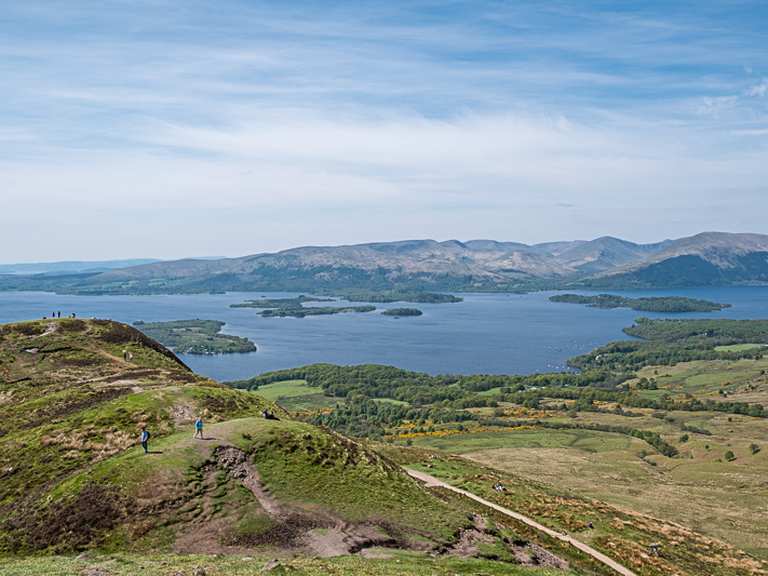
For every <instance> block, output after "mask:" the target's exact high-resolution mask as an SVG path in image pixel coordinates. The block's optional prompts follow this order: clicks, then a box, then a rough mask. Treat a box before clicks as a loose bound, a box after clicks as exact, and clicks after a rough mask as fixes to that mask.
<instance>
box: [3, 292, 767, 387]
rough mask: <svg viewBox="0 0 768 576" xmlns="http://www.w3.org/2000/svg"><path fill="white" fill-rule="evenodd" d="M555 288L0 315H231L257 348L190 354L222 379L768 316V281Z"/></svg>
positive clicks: (541, 365)
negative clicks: (673, 309)
mask: <svg viewBox="0 0 768 576" xmlns="http://www.w3.org/2000/svg"><path fill="white" fill-rule="evenodd" d="M551 294H552V293H550V292H540V293H534V294H523V295H519V294H462V295H461V296H463V297H464V302H461V303H456V304H414V305H411V304H402V303H400V304H377V307H378V308H379V310H377V311H376V312H371V313H365V314H337V315H333V316H316V317H308V318H262V317H261V316H259V314H258V313H259V311H258V310H257V309H252V308H230V307H229V305H230V304H233V303H237V302H242V301H243V300H246V299H249V298H258V297H261V296H267V297H270V298H276V297H287V296H295V294H290V293H284V292H279V293H278V292H257V293H228V294H200V295H168V296H61V295H56V294H50V293H42V292H0V322H13V321H20V320H30V319H35V318H42V317H43V316H46V315H48V316H50V314H51V313H52V312H53V311H54V310H61V311H62V316H63V315H65V314H69V313H71V312H75V313H76V314H77V315H78V317H81V318H89V317H97V318H111V319H114V320H119V321H121V322H126V323H133V322H135V321H136V320H144V321H148V322H149V321H162V320H183V319H193V318H203V319H212V320H222V321H224V322H226V323H227V325H226V326H225V328H224V331H225V332H227V333H229V334H236V335H238V336H246V337H248V338H250V339H251V340H253V341H254V342H255V343H256V344H257V345H258V347H259V351H258V352H254V353H251V354H230V355H223V356H191V355H184V356H182V358H183V360H184V361H185V362H186V363H187V364H188V365H189V366H190V367H191V368H193V369H194V370H195V371H197V372H199V373H201V374H205V375H206V376H210V377H212V378H216V379H218V380H234V379H242V378H248V377H250V376H253V375H255V374H259V373H261V372H266V371H269V370H277V369H280V368H290V367H295V366H302V365H305V364H311V363H314V362H331V363H336V364H361V363H369V362H370V363H379V364H392V365H395V366H399V367H401V368H407V369H411V370H418V371H423V372H429V373H432V374H438V373H464V374H472V373H496V374H503V373H509V374H514V373H517V374H523V373H532V372H542V371H553V370H563V369H565V368H566V360H567V359H568V358H570V357H571V356H575V355H577V354H582V353H585V352H588V351H589V350H591V349H593V348H595V347H597V346H599V345H601V344H605V343H606V342H609V341H611V340H616V339H621V338H626V336H625V335H624V334H623V333H622V331H621V330H622V328H623V327H625V326H629V325H630V324H632V322H633V320H634V319H635V318H636V317H638V316H641V315H645V316H651V317H665V316H666V317H678V318H680V317H705V318H766V319H768V287H738V288H701V289H687V290H665V291H653V292H649V291H643V292H640V291H633V292H621V294H624V295H629V296H639V295H643V296H645V295H653V296H665V295H680V296H690V297H693V298H705V299H708V300H714V301H717V302H725V303H729V304H733V307H732V308H729V309H726V310H724V311H722V312H715V313H709V314H707V313H693V314H666V315H665V314H650V313H640V312H636V311H633V310H628V309H615V310H599V309H595V308H588V307H586V306H581V305H574V304H556V303H553V302H549V301H548V297H549V296H550V295H551ZM401 306H415V307H418V308H419V309H421V310H422V311H423V312H424V315H423V316H420V317H412V318H399V319H396V318H392V317H388V316H382V315H381V314H380V313H379V312H380V310H382V309H384V308H396V307H401Z"/></svg>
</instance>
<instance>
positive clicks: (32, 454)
mask: <svg viewBox="0 0 768 576" xmlns="http://www.w3.org/2000/svg"><path fill="white" fill-rule="evenodd" d="M265 409H267V410H270V411H271V412H272V413H273V414H275V415H276V416H277V419H268V418H264V417H263V415H262V411H263V410H265ZM198 415H202V416H203V418H204V419H205V422H206V426H205V430H204V439H195V438H193V435H192V423H193V421H194V420H195V419H196V418H197V416H198ZM145 427H146V429H147V430H149V431H150V433H151V436H150V443H149V453H147V454H145V453H144V452H143V451H142V450H141V448H140V447H138V446H137V439H138V436H137V434H138V432H139V431H140V430H141V429H143V428H145ZM0 462H2V468H0V572H2V573H4V574H16V573H19V574H21V573H23V574H35V573H39V574H56V573H61V574H70V573H85V572H88V573H89V574H90V573H98V574H120V573H126V574H135V573H136V571H135V570H136V569H137V568H136V567H135V566H136V565H135V564H131V563H132V562H135V561H134V560H130V561H128V560H123V561H121V562H119V563H121V566H118V567H115V566H114V565H112V566H110V567H109V569H107V568H101V567H99V568H94V567H93V566H90V565H89V564H88V562H87V561H85V560H83V558H84V556H77V557H76V555H77V554H78V553H82V552H84V551H90V552H91V553H93V554H97V555H99V556H97V557H95V558H96V559H93V560H90V561H91V562H92V563H94V564H95V565H98V563H99V562H101V561H102V560H100V559H101V558H102V556H101V555H104V554H111V555H112V556H108V558H110V562H113V563H114V558H115V557H116V556H114V555H124V556H122V557H123V558H125V557H128V558H139V559H141V561H148V560H147V558H148V557H151V558H152V560H153V561H156V562H158V564H154V565H148V566H147V567H146V569H142V571H145V572H146V573H154V572H153V570H165V571H163V572H160V573H162V574H168V573H170V572H168V566H171V565H177V566H184V565H185V563H187V562H189V561H190V560H188V558H189V557H188V556H186V555H187V554H197V555H204V556H203V559H204V562H206V563H207V565H209V566H210V565H211V564H212V563H213V564H214V565H215V566H216V568H215V570H216V572H215V573H217V574H219V573H220V574H225V573H226V574H229V573H232V574H235V573H236V574H257V573H262V572H261V569H262V567H263V566H264V565H265V564H266V563H267V560H269V559H274V558H278V559H280V560H279V561H273V563H272V567H273V568H274V567H275V565H277V566H278V567H279V566H280V562H285V563H288V564H290V565H291V573H306V574H322V573H329V572H330V571H333V570H336V569H337V570H340V571H341V572H339V573H350V571H351V572H354V573H361V574H381V573H402V574H418V573H421V572H423V571H424V570H427V569H428V570H431V571H433V572H435V573H441V574H442V573H450V574H453V573H456V572H458V571H461V572H465V573H477V572H483V573H493V574H496V573H499V574H500V573H505V574H521V575H523V574H526V575H530V576H535V575H539V576H544V574H545V572H544V571H541V570H539V569H537V568H535V566H534V565H535V564H537V563H538V562H539V560H535V559H536V558H548V559H549V560H548V562H550V564H543V565H544V566H551V565H555V564H556V565H557V566H559V567H560V568H561V571H560V572H559V573H561V574H568V573H570V572H569V571H568V570H567V567H568V566H569V565H571V566H575V567H578V566H584V570H583V571H580V572H579V573H583V574H605V573H606V572H605V571H604V570H602V569H600V568H599V567H597V568H590V566H591V565H592V564H591V562H590V561H589V560H588V559H585V558H583V557H581V556H580V555H579V554H578V553H576V552H575V551H572V550H569V549H568V547H567V546H565V547H562V546H560V548H561V549H558V547H557V544H556V543H555V544H553V546H554V548H555V550H556V554H557V555H556V554H553V553H550V552H547V551H546V550H545V549H544V548H543V547H542V546H541V545H540V544H538V543H532V542H531V543H529V542H530V538H527V539H522V538H521V537H520V535H519V534H517V535H516V533H515V532H514V530H512V529H511V528H506V527H504V526H503V525H502V524H494V525H493V527H491V526H489V525H486V524H485V523H484V521H480V520H479V519H478V517H477V516H476V515H474V514H473V513H472V509H471V507H470V506H468V505H467V504H466V503H461V502H458V501H455V499H454V500H452V499H450V498H447V497H445V498H443V497H440V496H439V495H438V494H435V493H434V492H431V491H429V490H427V489H425V488H424V487H422V485H421V484H420V483H419V482H417V481H416V480H414V479H412V478H411V477H410V476H409V475H408V474H407V473H406V472H405V471H404V470H403V469H402V468H401V467H400V466H399V465H397V464H395V463H394V462H393V461H391V460H390V459H388V458H386V457H384V456H382V455H380V454H379V453H377V452H375V451H373V450H371V449H370V448H368V447H367V446H365V445H363V444H361V443H359V442H356V441H353V440H350V439H348V438H346V437H344V436H342V435H340V434H338V433H335V432H331V431H329V430H324V429H321V428H318V427H316V426H313V425H311V424H309V423H305V422H300V421H297V420H294V419H292V418H290V417H289V416H288V414H287V413H286V412H285V411H284V410H283V409H281V408H280V407H279V406H277V405H275V404H273V403H272V402H270V401H267V400H265V399H264V398H262V397H261V396H259V395H257V394H254V393H252V392H247V391H243V390H235V389H232V388H229V387H227V386H224V385H221V384H218V383H215V382H212V381H210V380H207V379H205V378H202V377H200V376H197V375H196V374H194V373H192V372H191V371H190V370H189V369H188V368H187V367H186V366H185V365H184V364H183V363H182V362H181V361H179V360H178V358H176V356H174V354H173V353H171V352H170V351H168V350H167V349H165V348H164V347H162V346H161V345H159V344H157V343H156V342H154V341H153V340H151V339H149V338H147V337H146V336H144V335H143V334H141V333H140V332H138V331H137V330H135V329H133V328H131V327H129V326H126V325H123V324H119V323H116V322H111V321H107V320H88V321H83V320H75V319H62V320H54V321H36V322H26V323H20V324H10V325H3V326H2V327H0ZM513 541H514V542H516V544H512V542H513ZM376 550H379V552H375V553H374V554H373V557H372V558H371V559H370V561H369V560H366V556H367V554H368V551H376ZM505 551H506V552H505ZM215 554H216V555H219V556H218V557H216V556H213V555H215ZM514 554H517V558H518V559H517V560H515V558H516V556H514ZM52 555H57V556H52ZM125 555H127V556H125ZM157 555H161V556H160V557H161V558H162V559H163V560H162V562H160V561H159V560H157V558H158V556H157ZM246 556H247V558H248V560H250V561H252V567H251V568H250V569H249V568H244V567H243V566H245V565H244V564H242V560H238V563H239V568H238V569H237V570H234V569H232V571H231V572H230V571H229V570H230V569H231V566H230V565H229V564H228V561H227V560H216V558H219V559H221V558H238V559H239V558H242V557H246ZM560 556H562V557H563V558H564V559H561V557H560ZM46 557H53V558H55V560H52V561H50V562H48V561H47V560H45V558H46ZM254 558H256V560H254ZM352 558H354V560H352ZM526 558H527V560H526ZM324 559H327V560H324ZM87 560H89V559H87ZM196 561H197V562H199V561H200V557H199V556H198V557H197V560H196ZM275 563H276V564H275ZM553 563H554V564H553ZM150 564H151V563H150ZM526 565H528V566H530V568H526ZM75 566H78V567H77V568H75ZM89 566H90V567H89ZM131 566H133V567H131ZM334 566H335V567H336V568H334ZM344 566H346V567H347V568H344ZM163 567H165V568H163ZM68 570H69V571H68ZM94 570H96V571H97V572H94ZM132 570H133V571H132ZM195 570H196V571H195V572H194V573H196V574H199V573H201V572H200V570H198V569H197V568H195ZM201 570H202V569H201ZM280 570H282V568H280ZM73 571H74V572H73ZM203 572H205V570H203ZM173 573H178V572H173ZM190 573H192V572H190ZM277 573H282V572H281V571H278V572H277Z"/></svg>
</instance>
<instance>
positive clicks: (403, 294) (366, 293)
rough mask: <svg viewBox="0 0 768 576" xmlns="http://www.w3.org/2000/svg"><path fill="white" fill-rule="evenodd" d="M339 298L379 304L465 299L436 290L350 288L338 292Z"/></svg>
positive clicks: (437, 302) (433, 302) (444, 301)
mask: <svg viewBox="0 0 768 576" xmlns="http://www.w3.org/2000/svg"><path fill="white" fill-rule="evenodd" d="M337 295H338V296H339V298H342V299H344V300H346V301H347V302H374V303H377V304H390V303H393V302H413V303H415V304H451V303H455V302H463V301H464V299H463V298H460V297H459V296H454V295H453V294H439V293H436V292H418V291H404V290H384V291H375V290H350V291H346V292H339V293H337Z"/></svg>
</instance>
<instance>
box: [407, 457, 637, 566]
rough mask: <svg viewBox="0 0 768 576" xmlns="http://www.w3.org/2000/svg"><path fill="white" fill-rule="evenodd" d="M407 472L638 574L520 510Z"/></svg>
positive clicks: (437, 479)
mask: <svg viewBox="0 0 768 576" xmlns="http://www.w3.org/2000/svg"><path fill="white" fill-rule="evenodd" d="M406 472H408V474H410V475H411V476H412V477H413V478H415V479H416V480H419V481H420V482H423V483H424V485H425V486H427V487H428V488H432V487H434V488H445V489H446V490H450V491H451V492H456V493H457V494H461V495H462V496H465V497H467V498H470V499H471V500H474V501H475V502H478V503H480V504H482V505H483V506H487V507H488V508H493V509H494V510H496V511H497V512H500V513H502V514H504V515H505V516H509V517H510V518H514V519H515V520H519V521H520V522H523V523H524V524H527V525H528V526H530V527H531V528H534V529H535V530H538V531H540V532H543V533H544V534H547V535H548V536H551V537H552V538H557V539H558V540H562V541H563V542H567V543H568V544H570V545H571V546H573V547H574V548H577V549H579V550H581V551H582V552H584V553H585V554H588V555H590V556H591V557H592V558H594V559H595V560H597V561H598V562H601V563H603V564H605V565H606V566H608V567H609V568H611V569H613V570H615V571H616V572H617V573H618V574H621V575H622V576H637V574H635V573H634V572H632V570H630V569H629V568H627V567H626V566H623V565H622V564H619V563H618V562H616V561H615V560H613V559H612V558H610V557H608V556H606V555H605V554H603V553H602V552H600V551H598V550H595V549H594V548H592V547H591V546H589V545H588V544H585V543H584V542H581V541H580V540H576V539H575V538H573V537H571V536H569V535H567V534H563V533H561V532H558V531H557V530H553V529H552V528H547V527H546V526H544V525H543V524H540V523H538V522H536V520H534V519H533V518H529V517H528V516H524V515H522V514H520V513H519V512H515V511H514V510H510V509H509V508H505V507H503V506H499V505H498V504H495V503H493V502H491V501H490V500H486V499H485V498H481V497H480V496H478V495H477V494H473V493H472V492H469V491H467V490H464V489H462V488H457V487H456V486H452V485H451V484H448V483H447V482H443V481H442V480H440V479H439V478H435V477H434V476H431V475H429V474H427V473H426V472H420V471H419V470H411V469H409V468H406Z"/></svg>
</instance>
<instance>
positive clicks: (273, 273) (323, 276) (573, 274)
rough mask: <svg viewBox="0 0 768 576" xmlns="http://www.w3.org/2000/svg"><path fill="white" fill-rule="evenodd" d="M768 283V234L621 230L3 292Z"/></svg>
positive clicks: (203, 264) (246, 261) (190, 263)
mask: <svg viewBox="0 0 768 576" xmlns="http://www.w3.org/2000/svg"><path fill="white" fill-rule="evenodd" d="M759 283H768V235H762V234H729V233H721V232H705V233H702V234H697V235H696V236H691V237H687V238H680V239H677V240H665V241H663V242H658V243H654V244H635V243H633V242H628V241H626V240H621V239H619V238H613V237H607V236H606V237H602V238H597V239H595V240H588V241H586V240H576V241H568V242H548V243H543V244H534V245H527V244H521V243H517V242H498V241H495V240H470V241H467V242H460V241H458V240H448V241H445V242H437V241H435V240H406V241H399V242H379V243H372V244H357V245H351V246H327V247H318V246H307V247H301V248H292V249H290V250H284V251H282V252H277V253H264V254H256V255H252V256H244V257H240V258H221V259H185V260H175V261H164V262H155V263H149V264H143V265H139V266H131V267H126V268H119V269H112V270H106V271H101V272H85V273H78V274H70V275H58V276H55V277H51V276H41V275H33V276H13V277H9V276H3V277H0V289H22V290H23V289H51V290H56V291H64V292H75V293H169V292H209V291H230V290H295V291H343V290H350V289H368V290H384V289H409V290H412V289H423V290H456V291H470V290H500V291H503V290H531V289H540V288H579V287H581V288H600V289H607V288H614V289H619V288H672V287H686V286H715V285H732V284H759Z"/></svg>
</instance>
